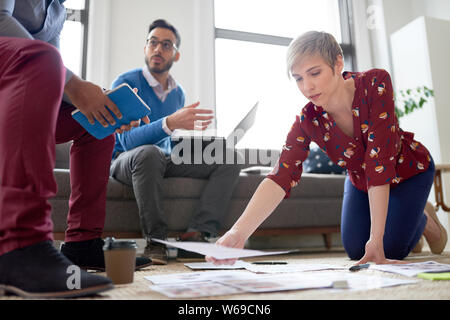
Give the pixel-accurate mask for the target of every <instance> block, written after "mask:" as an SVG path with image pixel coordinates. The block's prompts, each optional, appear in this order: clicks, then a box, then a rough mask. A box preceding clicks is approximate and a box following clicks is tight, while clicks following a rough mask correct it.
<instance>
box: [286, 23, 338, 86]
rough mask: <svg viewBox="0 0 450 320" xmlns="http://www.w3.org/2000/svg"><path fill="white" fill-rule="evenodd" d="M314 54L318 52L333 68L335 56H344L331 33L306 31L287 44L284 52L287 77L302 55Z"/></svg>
mask: <svg viewBox="0 0 450 320" xmlns="http://www.w3.org/2000/svg"><path fill="white" fill-rule="evenodd" d="M315 54H319V55H320V56H321V57H322V58H323V59H324V60H325V62H326V63H327V64H328V65H329V66H330V67H331V69H333V70H334V66H335V64H336V60H337V57H338V56H342V57H344V54H343V52H342V48H341V46H340V45H339V43H338V42H337V41H336V39H335V38H334V37H333V36H332V35H331V34H329V33H326V32H319V31H308V32H306V33H304V34H302V35H300V36H299V37H297V38H296V39H294V40H292V42H291V43H290V44H289V48H288V50H287V54H286V62H287V73H288V77H290V76H291V71H292V68H293V67H294V65H295V64H297V63H298V62H299V61H300V60H301V59H302V58H303V57H305V56H311V55H315Z"/></svg>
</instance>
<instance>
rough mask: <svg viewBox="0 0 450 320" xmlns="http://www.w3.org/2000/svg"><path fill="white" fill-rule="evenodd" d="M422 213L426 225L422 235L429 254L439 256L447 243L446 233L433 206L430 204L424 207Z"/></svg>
mask: <svg viewBox="0 0 450 320" xmlns="http://www.w3.org/2000/svg"><path fill="white" fill-rule="evenodd" d="M424 213H425V215H426V216H427V224H426V225H425V230H424V232H423V235H424V237H425V239H426V240H427V242H428V245H429V246H430V249H431V252H432V253H435V254H440V253H441V252H442V251H443V250H444V248H445V245H446V243H447V231H446V230H445V228H444V227H443V226H442V224H441V223H440V221H439V219H438V217H437V215H436V211H435V210H434V206H433V205H432V204H431V203H430V202H427V204H426V205H425V211H424Z"/></svg>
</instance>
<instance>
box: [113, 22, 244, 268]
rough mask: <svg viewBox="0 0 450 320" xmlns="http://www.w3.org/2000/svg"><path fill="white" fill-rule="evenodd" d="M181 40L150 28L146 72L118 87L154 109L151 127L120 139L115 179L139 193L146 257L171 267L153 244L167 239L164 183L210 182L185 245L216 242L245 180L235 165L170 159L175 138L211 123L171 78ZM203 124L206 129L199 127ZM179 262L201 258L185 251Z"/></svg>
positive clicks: (164, 26)
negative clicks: (236, 191) (173, 179)
mask: <svg viewBox="0 0 450 320" xmlns="http://www.w3.org/2000/svg"><path fill="white" fill-rule="evenodd" d="M179 47H180V36H179V33H178V31H177V30H176V29H175V28H174V27H173V26H172V25H171V24H169V23H167V22H166V21H165V20H156V21H154V22H153V23H152V24H151V25H150V27H149V32H148V36H147V42H146V45H145V47H144V54H145V66H144V67H143V68H138V69H134V70H130V71H128V72H126V73H124V74H122V75H120V76H119V77H118V78H117V79H116V80H115V81H114V82H113V84H112V87H117V86H118V85H120V84H122V83H128V84H129V85H130V86H131V87H132V88H137V89H138V94H139V95H140V97H141V98H142V99H143V100H144V101H145V102H146V103H147V104H148V105H149V106H150V108H151V109H152V113H151V116H150V118H151V123H150V124H145V123H141V125H140V127H138V128H134V129H133V130H131V131H129V132H124V133H122V134H117V136H116V138H117V139H116V145H115V152H114V156H113V158H114V160H113V162H112V164H111V171H110V174H111V176H112V177H113V178H115V179H116V180H118V181H120V182H122V183H124V184H126V185H129V186H131V187H132V188H133V191H134V194H135V197H136V201H137V205H138V209H139V217H140V222H141V229H142V233H143V235H144V237H145V238H146V239H147V246H146V248H145V250H144V256H145V257H148V258H151V259H152V262H153V263H154V264H167V260H168V254H167V249H166V247H165V246H164V245H162V244H159V243H157V242H154V241H151V240H150V239H151V238H158V239H165V238H166V237H167V221H166V220H167V219H166V217H165V215H164V212H163V190H162V182H163V178H166V177H190V178H199V179H208V180H209V181H208V184H207V185H206V187H205V189H204V191H203V194H202V197H201V199H200V203H199V206H198V208H197V210H196V212H195V214H194V215H193V217H192V219H191V221H190V225H189V227H188V229H187V232H186V233H184V234H183V235H182V236H181V238H180V240H181V241H208V240H207V239H208V237H215V236H217V233H218V231H219V228H220V226H221V221H222V217H223V216H224V215H225V213H226V209H227V207H228V204H229V202H230V199H231V194H232V192H233V189H234V186H235V185H236V183H237V179H238V177H239V172H240V167H239V166H238V165H233V164H224V165H219V164H195V165H194V164H185V163H183V164H174V163H173V162H172V160H171V158H170V154H171V150H172V147H171V139H170V136H171V134H172V132H173V131H174V130H175V129H186V130H193V129H200V130H204V129H206V128H207V127H208V125H209V124H210V123H211V119H212V118H213V116H212V115H211V112H212V111H211V110H207V109H199V108H197V107H198V106H199V102H197V103H195V104H193V105H190V106H186V107H183V106H184V103H185V95H184V91H183V89H182V87H181V86H180V85H179V84H178V83H177V82H176V81H175V80H174V79H173V77H172V76H171V75H170V74H169V71H170V68H171V67H172V64H173V63H174V62H177V61H178V60H179V58H180V52H179ZM199 124H200V125H199ZM178 257H179V258H195V257H196V258H199V257H198V256H196V254H193V253H190V252H187V251H182V250H179V252H178Z"/></svg>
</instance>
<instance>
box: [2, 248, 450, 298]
mask: <svg viewBox="0 0 450 320" xmlns="http://www.w3.org/2000/svg"><path fill="white" fill-rule="evenodd" d="M269 259H273V260H282V261H287V262H289V263H326V264H333V265H341V266H345V267H350V266H352V265H353V264H354V263H355V262H354V261H351V260H349V258H348V257H347V256H346V254H345V252H344V251H342V250H340V249H332V250H331V251H329V252H323V251H322V252H308V253H296V254H289V255H280V256H271V257H259V258H251V259H245V261H258V260H266V261H267V260H269ZM405 260H406V261H410V262H424V261H429V260H432V261H436V262H439V263H446V264H450V252H449V251H445V252H444V254H442V255H434V254H431V253H430V252H429V251H423V252H422V253H420V254H410V255H409V256H408V257H407V258H406V259H405ZM179 272H194V271H192V270H191V269H189V268H187V267H186V266H184V264H183V263H182V262H178V261H176V260H170V261H169V264H168V265H166V266H150V267H147V268H145V269H143V270H141V271H137V272H135V278H134V282H133V283H132V284H126V285H116V287H115V288H114V289H113V290H110V291H107V292H104V293H103V294H101V295H98V296H95V297H90V298H83V300H173V299H170V298H168V297H166V296H164V295H162V294H160V293H158V292H155V291H152V290H151V289H150V288H149V286H150V285H151V282H150V281H148V280H146V279H145V278H144V277H145V276H149V275H160V274H169V273H179ZM204 272H208V271H204ZM320 272H323V271H314V272H311V273H314V274H318V275H320ZM334 272H349V271H346V270H336V271H334ZM99 274H104V273H99ZM358 274H361V275H377V276H383V277H388V278H398V279H415V280H418V281H419V282H418V283H416V284H408V285H402V286H397V287H387V288H381V289H372V290H364V291H356V292H355V291H353V292H352V291H340V292H331V291H330V290H328V289H310V290H298V291H283V292H270V293H258V294H253V293H248V294H236V295H227V296H214V297H206V298H201V299H197V300H450V281H430V280H423V279H418V278H409V277H405V276H402V275H397V274H392V273H387V272H381V271H376V270H362V271H359V272H358ZM0 299H20V298H18V297H14V296H8V297H1V298H0ZM79 300H81V299H79Z"/></svg>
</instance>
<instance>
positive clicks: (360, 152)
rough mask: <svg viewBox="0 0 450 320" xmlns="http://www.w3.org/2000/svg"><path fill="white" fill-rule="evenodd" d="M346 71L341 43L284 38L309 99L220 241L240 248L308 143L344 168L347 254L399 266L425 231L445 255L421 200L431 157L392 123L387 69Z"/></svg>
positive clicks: (298, 169) (285, 192)
mask: <svg viewBox="0 0 450 320" xmlns="http://www.w3.org/2000/svg"><path fill="white" fill-rule="evenodd" d="M343 67H344V63H343V53H342V49H341V48H340V46H339V44H338V43H337V42H336V40H335V39H334V38H333V36H332V35H330V34H327V33H324V32H316V31H311V32H307V33H305V34H303V35H302V36H300V37H298V38H297V39H295V40H294V41H293V42H292V43H291V44H290V46H289V49H288V52H287V70H288V74H289V75H290V76H292V77H293V78H294V79H295V81H296V82H297V86H298V88H299V89H300V91H301V92H302V94H303V95H304V96H305V97H306V98H307V99H309V101H310V102H309V103H308V104H307V105H306V106H305V107H304V108H303V109H302V112H301V114H300V115H299V116H297V117H296V121H295V122H294V124H293V126H292V128H291V130H290V132H289V134H288V136H287V140H286V144H285V147H284V148H283V152H282V153H281V155H280V158H279V160H278V164H277V165H276V166H275V168H274V169H273V171H272V172H271V173H270V174H269V175H268V176H267V178H266V179H265V180H264V181H263V182H262V183H261V184H260V185H259V187H258V189H257V190H256V192H255V194H254V195H253V197H252V199H251V200H250V202H249V204H248V206H247V208H246V209H245V211H244V213H243V214H242V216H241V217H240V218H239V219H238V221H237V222H236V223H235V224H234V226H233V227H232V228H231V229H230V230H229V231H228V232H227V233H226V234H225V235H224V236H223V237H221V238H220V239H219V240H218V241H217V244H220V245H223V246H228V247H238V248H242V247H243V246H244V244H245V241H246V240H247V239H248V237H249V236H250V235H251V234H252V233H253V232H254V231H255V229H256V228H257V227H258V226H259V225H260V224H261V223H262V222H263V221H264V220H265V219H266V218H267V217H268V216H269V215H270V214H271V213H272V211H273V210H274V209H275V208H276V207H277V206H278V204H279V203H280V202H281V201H282V199H283V198H287V197H288V196H289V192H290V190H291V188H292V187H294V186H296V185H297V184H298V183H299V181H300V177H301V174H302V162H303V161H304V160H305V159H306V158H307V156H308V154H309V145H310V142H311V141H314V142H315V143H317V144H318V145H319V146H320V147H321V149H322V150H323V151H324V152H326V153H327V154H328V156H329V157H330V159H331V160H332V161H333V162H335V163H336V164H338V165H340V166H341V167H344V168H346V169H347V172H348V176H347V178H346V181H345V188H344V199H343V205H342V219H341V236H342V242H343V245H344V248H345V250H346V252H347V254H348V256H349V257H350V259H352V260H359V261H358V262H357V264H362V263H367V262H369V261H372V262H375V263H377V264H387V263H401V261H399V260H402V259H404V258H405V257H406V256H407V255H408V254H409V253H410V252H411V251H412V250H413V249H414V248H415V247H416V249H415V251H420V250H421V244H420V240H421V236H422V235H424V236H425V238H426V240H427V242H428V244H429V246H430V248H431V251H432V252H433V253H436V254H439V253H441V252H442V251H443V249H444V247H445V244H446V242H447V233H446V231H445V229H444V228H443V226H442V225H441V224H440V222H439V220H438V218H437V216H436V213H435V211H434V208H433V206H432V205H431V204H430V203H427V198H428V195H429V192H430V189H431V186H432V183H433V177H434V162H433V159H432V158H431V156H430V153H429V152H428V150H427V149H426V148H425V147H424V146H423V145H422V144H421V143H419V142H417V141H415V140H414V139H413V137H414V134H413V133H410V132H404V131H403V130H402V129H401V128H400V127H399V125H398V120H397V117H396V115H395V112H394V97H393V91H392V83H391V78H390V76H389V74H388V72H386V71H385V70H380V69H372V70H368V71H366V72H344V73H342V71H343ZM207 260H208V261H214V262H215V263H233V262H234V260H215V259H214V258H212V257H207Z"/></svg>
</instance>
